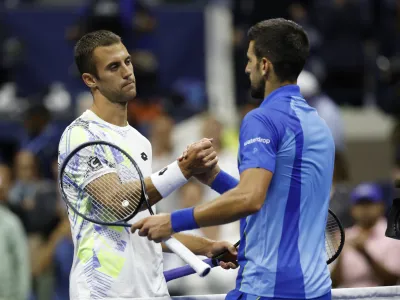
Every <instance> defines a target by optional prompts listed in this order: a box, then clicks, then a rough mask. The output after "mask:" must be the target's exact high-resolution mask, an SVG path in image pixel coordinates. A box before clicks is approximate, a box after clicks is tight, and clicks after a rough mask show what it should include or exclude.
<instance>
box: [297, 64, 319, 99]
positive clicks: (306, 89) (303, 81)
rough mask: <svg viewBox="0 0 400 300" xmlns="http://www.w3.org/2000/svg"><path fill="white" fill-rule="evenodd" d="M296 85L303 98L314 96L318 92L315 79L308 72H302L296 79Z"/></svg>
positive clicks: (317, 84) (317, 83)
mask: <svg viewBox="0 0 400 300" xmlns="http://www.w3.org/2000/svg"><path fill="white" fill-rule="evenodd" d="M297 85H298V86H299V87H300V92H301V94H302V95H303V97H304V98H309V97H312V96H315V95H317V94H318V93H319V92H320V87H319V82H318V79H317V77H315V75H314V74H313V73H311V72H308V71H302V72H301V73H300V75H299V77H298V78H297Z"/></svg>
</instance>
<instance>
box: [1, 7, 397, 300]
mask: <svg viewBox="0 0 400 300" xmlns="http://www.w3.org/2000/svg"><path fill="white" fill-rule="evenodd" d="M35 2H36V3H35ZM39 2H40V1H37V0H36V1H35V0H20V1H17V0H14V1H11V0H8V1H5V2H4V3H5V5H7V8H8V9H10V8H11V7H12V8H15V7H18V5H22V6H23V5H34V4H36V5H38V3H39ZM44 2H45V1H44ZM190 2H196V4H198V3H199V1H190V0H174V1H173V0H169V1H167V0H164V1H161V0H159V1H155V0H153V1H148V2H147V1H139V0H135V1H133V0H108V1H106V0H94V1H87V5H85V6H84V7H81V8H80V9H81V10H80V18H79V19H78V20H79V21H77V22H76V23H74V24H71V26H70V27H68V28H66V30H65V39H67V40H68V41H69V42H70V43H74V42H75V41H76V40H78V39H79V38H80V37H81V36H82V35H83V34H85V33H86V32H88V31H92V30H97V29H109V30H112V31H114V32H115V33H117V34H119V35H121V36H122V37H123V39H124V41H127V45H128V46H129V49H130V52H131V53H132V57H133V63H134V66H135V76H136V78H137V82H138V83H139V84H138V91H139V95H138V98H137V99H136V100H134V101H132V102H131V103H129V107H128V118H129V123H130V124H131V125H132V126H134V127H135V128H137V129H138V130H139V131H140V132H141V133H143V134H144V135H145V136H146V137H147V138H149V140H150V141H151V143H152V149H153V169H154V170H158V169H160V168H161V167H163V166H165V165H166V164H168V163H170V162H171V161H173V160H175V159H176V158H177V157H178V156H179V155H180V153H181V151H182V150H183V149H180V148H177V147H176V143H175V142H174V140H173V133H174V131H175V130H176V126H177V125H178V124H180V123H181V122H183V121H185V120H187V119H189V118H192V117H193V116H194V117H197V118H198V119H199V120H200V121H198V123H197V128H198V133H196V134H197V135H198V136H199V137H209V138H211V137H212V138H213V139H214V140H213V144H214V148H215V149H216V150H217V152H218V154H219V161H220V166H221V168H222V169H224V170H225V171H227V172H228V173H230V174H231V175H232V176H235V177H237V178H239V173H238V170H237V163H236V155H237V132H238V126H237V127H236V128H226V127H224V125H223V124H222V123H221V122H220V120H219V119H218V116H214V115H212V114H211V113H209V112H206V110H207V103H206V100H205V103H204V100H199V99H206V97H205V98H204V97H203V98H202V97H201V96H200V95H202V94H205V93H206V92H205V90H204V87H203V88H202V87H201V86H198V85H195V86H194V87H193V86H192V85H194V83H193V82H190V81H185V80H182V81H180V82H179V81H178V82H177V84H176V85H175V86H173V87H171V88H170V89H168V90H166V89H165V88H162V87H160V86H159V83H158V73H157V72H158V64H159V63H160V62H159V61H157V57H156V55H155V54H154V53H152V52H151V51H149V50H148V49H147V47H146V45H147V42H148V41H147V39H146V37H147V36H148V35H149V34H151V32H152V31H153V30H154V28H155V27H156V26H157V18H156V17H155V16H154V15H153V14H152V8H153V7H154V6H155V5H160V4H165V3H169V4H172V3H173V4H176V5H182V7H183V6H184V5H188V3H189V4H190ZM225 2H228V1H225ZM229 3H230V5H231V7H232V12H233V28H232V45H233V47H232V49H233V52H234V53H233V57H234V75H235V87H236V91H235V92H236V103H237V111H238V114H239V116H240V117H239V119H241V118H242V117H243V116H244V115H245V114H246V112H248V111H250V110H251V109H252V108H254V107H256V106H258V104H259V102H258V101H256V100H254V99H251V97H250V96H249V94H248V83H249V80H248V78H247V76H246V75H245V73H244V68H245V65H246V55H245V54H246V51H247V40H246V30H247V29H248V28H249V26H250V25H251V24H254V23H255V22H257V21H260V20H263V19H267V18H272V17H285V18H290V19H292V20H294V21H296V22H297V23H299V24H301V25H302V26H303V27H304V28H305V29H306V31H307V32H308V34H309V38H310V42H311V57H310V59H309V60H308V64H307V66H306V68H305V70H304V71H303V72H302V73H301V75H300V77H299V80H298V84H299V85H300V88H301V91H302V94H303V95H304V97H305V98H306V100H307V101H308V102H309V104H310V105H311V106H313V107H315V108H316V110H317V111H318V113H319V114H320V116H321V117H322V118H323V119H325V121H326V122H327V124H328V126H329V127H330V128H331V131H332V134H333V136H334V139H335V145H336V160H335V173H334V180H333V184H332V191H331V204H330V208H331V209H332V210H333V211H334V212H335V213H336V214H337V215H338V217H339V218H340V220H341V221H342V223H343V225H344V227H345V228H346V233H347V241H346V245H345V247H344V250H343V253H342V255H341V256H340V257H339V259H338V260H337V261H335V263H334V264H332V265H331V266H330V269H331V271H332V281H333V286H334V287H363V286H381V285H395V284H397V283H398V282H399V278H400V261H397V260H398V259H395V258H396V257H400V256H399V255H398V253H399V252H400V243H399V242H397V241H394V240H389V239H387V238H385V237H384V232H385V229H386V220H385V217H386V216H387V214H388V211H389V208H390V205H391V203H392V200H393V198H394V197H396V189H395V188H394V186H393V183H392V182H393V180H395V179H396V178H400V122H399V123H398V125H397V126H395V127H394V128H393V133H392V136H391V143H392V148H393V155H392V159H391V160H392V162H393V164H392V169H391V170H388V172H387V174H388V176H387V178H386V179H387V180H383V181H379V182H367V183H365V182H360V183H359V184H358V185H356V186H354V185H351V184H350V182H351V180H350V177H351V174H349V166H348V164H349V162H348V161H347V155H346V140H345V133H344V132H345V128H344V124H343V121H342V117H341V107H342V106H346V105H347V106H354V107H363V106H368V105H375V106H376V107H378V108H379V109H380V110H382V111H383V112H384V113H386V114H387V115H388V116H391V117H394V118H397V117H398V114H399V113H400V104H399V103H400V102H399V95H400V90H399V88H400V76H399V75H400V67H399V66H400V64H399V61H400V1H399V0H303V1H300V0H297V1H294V0H293V1H291V0H280V1H277V2H276V1H275V2H274V5H271V6H268V9H267V8H265V5H266V4H265V0H232V1H229ZM149 4H151V5H149ZM175 7H176V6H175ZM178 7H179V6H178ZM184 13H185V10H184V9H182V14H184ZM0 23H1V25H0V111H1V112H0V113H1V114H2V116H4V119H6V118H8V119H10V118H11V119H13V118H19V120H20V121H21V122H20V123H21V124H22V126H21V127H18V128H19V129H16V128H14V127H12V126H11V127H9V130H10V131H13V130H15V132H14V133H15V137H13V138H10V137H7V138H1V137H0V240H1V241H2V242H1V243H0V261H1V262H0V299H9V300H11V299H15V300H27V299H32V300H34V299H35V300H50V299H57V300H64V299H69V297H68V288H69V286H68V283H69V280H68V278H69V270H70V267H71V264H72V256H73V244H72V239H71V233H70V227H69V221H68V218H67V214H66V208H65V205H64V204H63V201H62V199H60V195H59V194H58V190H57V183H56V181H57V147H58V141H59V139H60V135H61V133H62V131H63V129H64V128H65V125H66V124H67V123H68V122H70V121H72V120H73V119H74V118H76V117H77V116H79V114H80V113H82V112H83V111H84V110H85V109H87V108H88V107H89V106H90V104H91V95H90V93H88V92H83V93H81V94H80V95H79V97H78V98H77V100H76V102H74V105H75V106H74V108H73V109H71V107H70V106H69V105H67V104H68V103H69V102H71V99H70V98H71V95H70V94H68V90H67V89H66V88H65V87H63V85H62V84H63V83H58V82H56V83H54V84H53V85H51V86H49V87H48V89H45V90H44V91H43V92H41V93H38V94H35V95H28V96H26V97H25V98H24V99H25V100H24V101H22V100H21V101H19V100H18V101H19V102H18V101H17V100H16V99H17V98H18V93H19V90H18V89H19V87H18V84H17V83H16V81H15V80H14V74H15V69H17V68H20V67H21V61H23V55H22V53H23V51H24V50H23V42H22V41H21V40H20V39H19V37H18V36H14V35H12V34H10V32H11V31H9V30H8V29H7V23H6V22H4V20H3V19H1V18H0ZM172 34H173V33H172ZM227 34H228V33H227ZM177 47H179V45H177ZM183 55H188V56H190V55H191V54H190V53H186V54H183ZM193 59H196V58H193ZM187 68H190V66H187ZM71 70H72V71H71V76H75V75H74V74H75V73H74V68H73V67H71ZM78 79H79V78H78ZM78 79H77V80H78ZM27 80H30V79H29V78H28V79H27ZM215 84H218V83H215ZM189 87H191V88H190V89H189ZM202 101H203V102H202ZM16 103H17V104H16ZM67 106H68V110H69V111H71V112H72V113H70V114H67V116H68V117H67V118H65V114H64V112H65V111H66V107H67ZM59 120H62V121H63V122H59ZM11 124H13V123H11ZM16 131H18V132H16ZM196 134H195V135H196ZM187 135H193V132H191V131H188V132H187ZM0 136H2V135H1V134H0ZM215 197H216V194H215V192H213V191H212V190H211V189H209V188H208V187H204V186H202V185H201V184H199V183H198V182H197V181H195V180H191V181H189V182H188V183H187V184H186V185H185V186H183V187H182V188H181V189H180V190H178V191H176V192H174V193H173V194H171V195H170V196H169V197H168V199H165V200H163V201H161V202H160V204H159V205H158V207H157V210H158V211H159V212H171V211H173V210H175V209H178V208H184V207H190V206H193V205H196V204H199V203H201V202H204V201H209V200H211V199H213V198H215ZM238 226H239V225H238V223H233V224H228V225H224V226H220V227H218V228H214V227H213V228H204V229H201V230H197V231H194V232H192V233H193V234H198V235H203V236H206V237H209V238H212V239H224V240H228V241H230V242H232V243H234V242H236V241H237V240H238V239H239V227H238ZM392 253H393V255H392ZM180 265H183V262H182V261H180V260H179V259H178V258H177V257H175V256H174V255H173V254H165V265H164V268H165V269H170V268H174V267H177V266H180ZM236 273H237V270H231V271H223V270H221V269H214V270H213V271H212V272H211V274H210V276H208V277H207V278H205V279H200V278H197V277H196V276H190V277H187V278H184V279H180V280H177V281H175V282H171V283H169V288H170V292H171V295H185V294H215V293H226V292H227V291H229V290H230V289H231V288H232V287H233V286H234V282H235V276H236ZM15 282H18V284H15ZM7 293H9V294H7ZM7 295H8V296H9V297H11V298H7ZM2 297H3V298H2ZM4 297H5V298H4Z"/></svg>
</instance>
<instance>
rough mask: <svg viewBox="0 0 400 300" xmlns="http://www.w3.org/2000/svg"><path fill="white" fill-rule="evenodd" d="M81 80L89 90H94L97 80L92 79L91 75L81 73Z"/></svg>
mask: <svg viewBox="0 0 400 300" xmlns="http://www.w3.org/2000/svg"><path fill="white" fill-rule="evenodd" d="M82 79H83V82H84V83H85V84H86V85H87V86H88V87H89V88H90V89H94V88H96V87H97V80H96V77H94V76H93V75H92V74H90V73H83V74H82Z"/></svg>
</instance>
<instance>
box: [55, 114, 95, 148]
mask: <svg viewBox="0 0 400 300" xmlns="http://www.w3.org/2000/svg"><path fill="white" fill-rule="evenodd" d="M94 137H95V133H94V132H93V127H92V126H91V122H90V120H89V119H87V118H85V116H84V114H83V115H81V116H79V117H78V118H76V119H75V120H74V121H72V122H71V123H70V124H69V125H68V126H67V127H66V128H65V130H64V132H63V133H62V135H61V139H60V143H59V151H61V150H62V149H64V148H65V147H67V148H69V150H71V147H75V146H77V145H79V144H82V143H85V142H88V141H90V140H91V139H93V138H94ZM61 152H63V151H61Z"/></svg>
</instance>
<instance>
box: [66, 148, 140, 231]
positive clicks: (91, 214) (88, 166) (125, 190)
mask: <svg viewBox="0 0 400 300" xmlns="http://www.w3.org/2000/svg"><path fill="white" fill-rule="evenodd" d="M61 178H62V181H63V183H64V185H65V186H63V190H64V189H66V187H68V194H69V195H71V197H67V198H68V199H67V200H68V202H69V205H70V206H72V207H73V208H74V209H75V210H76V211H77V212H79V213H80V214H82V215H84V216H85V217H88V218H90V219H91V220H93V221H96V222H99V221H100V222H104V223H115V222H118V221H122V220H125V219H127V218H129V217H130V216H132V215H133V214H134V213H135V212H136V211H137V210H138V209H139V206H140V204H141V203H142V200H141V199H142V184H141V180H140V175H139V173H138V171H137V169H136V166H135V164H134V163H132V161H131V160H130V159H129V158H128V157H127V156H125V154H124V153H123V152H121V151H120V150H118V149H117V148H114V147H112V146H111V145H104V144H91V145H89V146H86V147H84V148H82V149H80V150H79V151H78V152H76V153H75V155H74V156H72V157H71V158H70V159H69V160H68V162H67V163H66V167H65V169H64V174H62V177H61ZM87 182H89V183H87ZM64 192H65V191H64ZM71 192H72V193H71Z"/></svg>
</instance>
